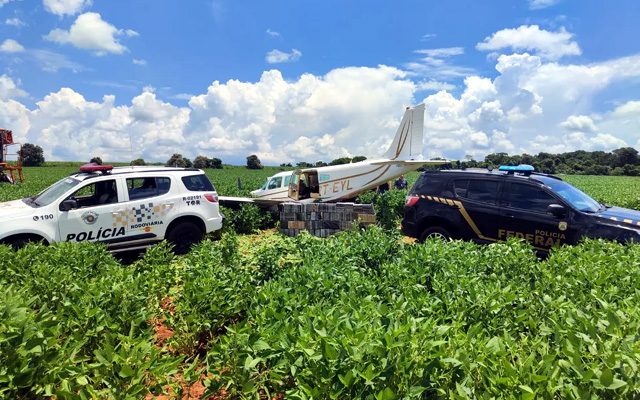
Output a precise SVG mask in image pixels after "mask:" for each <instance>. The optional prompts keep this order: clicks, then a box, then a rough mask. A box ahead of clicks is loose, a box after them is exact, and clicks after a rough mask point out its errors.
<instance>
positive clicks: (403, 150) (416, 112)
mask: <svg viewBox="0 0 640 400" xmlns="http://www.w3.org/2000/svg"><path fill="white" fill-rule="evenodd" d="M423 127H424V104H420V105H418V106H415V107H413V108H407V110H406V111H405V112H404V116H403V117H402V122H400V126H399V127H398V131H397V132H396V136H395V137H394V138H393V142H391V146H390V147H389V150H387V152H386V153H385V154H384V157H385V158H388V159H390V160H413V159H416V158H420V157H422V135H423Z"/></svg>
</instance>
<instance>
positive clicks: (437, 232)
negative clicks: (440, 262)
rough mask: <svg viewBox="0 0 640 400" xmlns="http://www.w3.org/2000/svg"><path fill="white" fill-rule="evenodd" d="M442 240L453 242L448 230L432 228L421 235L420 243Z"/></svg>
mask: <svg viewBox="0 0 640 400" xmlns="http://www.w3.org/2000/svg"><path fill="white" fill-rule="evenodd" d="M434 238H435V239H440V240H442V241H447V240H451V234H450V233H449V231H447V230H446V229H444V228H442V227H440V226H430V227H428V228H427V229H425V230H424V232H422V235H420V242H424V241H426V240H427V239H434Z"/></svg>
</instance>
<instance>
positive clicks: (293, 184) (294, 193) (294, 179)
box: [289, 171, 301, 201]
mask: <svg viewBox="0 0 640 400" xmlns="http://www.w3.org/2000/svg"><path fill="white" fill-rule="evenodd" d="M300 174H301V172H300V171H295V172H294V173H293V174H291V181H290V182H289V197H290V198H291V199H293V200H296V201H297V200H299V188H298V184H299V183H300V176H299V175H300Z"/></svg>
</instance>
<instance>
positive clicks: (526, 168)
mask: <svg viewBox="0 0 640 400" xmlns="http://www.w3.org/2000/svg"><path fill="white" fill-rule="evenodd" d="M498 170H499V171H505V172H508V173H511V174H513V173H514V172H520V173H523V174H530V173H532V172H533V171H535V168H533V166H531V165H528V164H520V165H501V166H500V168H498Z"/></svg>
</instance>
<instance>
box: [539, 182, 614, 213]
mask: <svg viewBox="0 0 640 400" xmlns="http://www.w3.org/2000/svg"><path fill="white" fill-rule="evenodd" d="M536 178H537V179H540V180H542V181H543V182H544V184H545V185H547V186H549V187H550V188H551V190H553V192H554V193H556V194H558V196H560V197H562V198H563V199H564V200H565V201H566V202H567V203H569V204H571V205H572V206H573V207H574V208H576V209H577V210H578V211H582V212H588V213H594V212H597V211H598V210H600V209H601V208H602V205H601V204H600V203H598V202H597V201H595V200H594V199H592V198H591V197H589V196H588V195H587V194H585V193H583V192H582V191H580V190H578V189H576V188H575V187H573V186H571V185H569V184H568V183H567V182H563V181H559V180H556V179H553V178H547V177H536Z"/></svg>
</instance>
